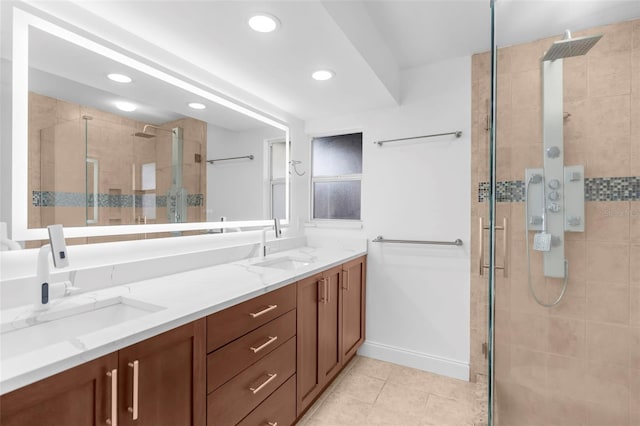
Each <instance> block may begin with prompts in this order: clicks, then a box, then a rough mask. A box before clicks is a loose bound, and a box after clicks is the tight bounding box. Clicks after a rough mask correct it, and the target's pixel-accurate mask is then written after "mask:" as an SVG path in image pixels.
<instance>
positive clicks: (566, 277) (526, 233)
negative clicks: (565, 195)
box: [524, 175, 569, 308]
mask: <svg viewBox="0 0 640 426" xmlns="http://www.w3.org/2000/svg"><path fill="white" fill-rule="evenodd" d="M534 176H535V175H534ZM534 176H531V177H530V178H529V179H528V180H527V186H526V188H525V194H524V216H525V217H524V223H525V225H524V237H525V245H526V247H527V283H528V284H529V290H530V291H531V295H532V296H533V299H534V300H535V301H536V303H537V304H538V305H540V306H544V307H545V308H551V307H553V306H556V305H557V304H558V303H560V301H561V300H562V297H563V296H564V293H565V292H566V291H567V283H568V282H569V262H568V261H567V259H565V260H564V281H563V283H562V291H560V295H559V296H558V298H557V299H556V300H554V301H553V302H551V303H545V302H543V301H542V300H540V299H539V298H538V296H537V295H536V291H535V290H534V288H533V283H532V279H531V249H530V248H529V224H528V219H529V217H528V215H529V213H528V212H529V186H530V185H531V182H532V181H533V179H534ZM538 176H539V175H538ZM542 182H543V183H544V178H542ZM542 198H543V203H542V205H543V207H542V208H543V210H545V211H543V213H542V214H543V216H542V217H543V230H544V231H546V220H544V217H545V215H546V203H545V201H546V200H544V191H542Z"/></svg>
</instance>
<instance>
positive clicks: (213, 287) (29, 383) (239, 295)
mask: <svg viewBox="0 0 640 426" xmlns="http://www.w3.org/2000/svg"><path fill="white" fill-rule="evenodd" d="M305 259H306V260H305ZM257 260H258V261H256V259H255V258H254V259H248V260H245V261H240V262H234V263H232V264H226V265H219V266H215V267H210V268H204V269H202V270H198V271H190V272H187V273H181V274H175V275H172V276H170V277H163V278H162V279H154V280H148V281H146V282H142V283H136V284H132V285H130V286H126V287H128V289H127V290H126V293H127V294H129V296H130V297H137V296H136V293H138V294H139V295H140V296H141V298H143V299H145V300H146V301H150V302H151V303H157V304H158V305H162V306H164V307H165V309H163V310H160V311H157V312H154V313H152V314H150V315H147V316H146V317H141V318H136V319H133V320H131V321H128V322H126V321H125V322H122V323H120V324H118V325H117V326H115V327H113V328H114V329H115V330H114V331H113V332H111V333H105V334H104V335H103V336H104V338H109V337H107V336H112V340H111V341H101V342H95V341H93V340H92V339H91V338H88V337H87V338H85V339H84V342H83V343H82V345H78V346H83V345H84V350H79V351H78V353H76V354H73V355H65V356H62V355H61V356H59V357H58V358H56V354H55V350H54V351H52V352H51V353H49V354H50V355H51V362H50V363H49V364H47V363H46V362H43V361H42V360H41V363H40V365H38V366H37V368H32V369H30V367H29V366H28V365H25V362H20V360H19V359H17V358H19V357H13V358H11V359H9V360H8V361H9V364H10V365H9V366H7V365H5V366H4V367H3V379H2V380H3V382H2V385H3V386H2V388H3V389H2V391H3V392H7V391H6V389H7V387H13V388H14V390H11V391H9V392H8V393H5V394H4V395H2V396H1V397H0V404H1V405H2V411H1V413H0V416H1V418H0V423H2V424H3V425H30V424H34V425H35V424H37V425H42V424H57V425H59V424H73V425H100V424H110V425H116V424H120V425H127V424H139V425H203V426H204V425H205V424H206V425H235V424H241V425H265V424H269V425H272V426H274V425H276V424H277V425H280V426H282V425H290V424H293V423H295V420H296V419H297V418H299V417H300V416H301V415H302V414H303V413H304V412H305V410H306V409H307V408H308V407H309V406H310V404H311V403H312V402H313V401H314V400H315V399H316V398H317V397H318V396H319V395H320V393H321V392H322V391H323V390H324V389H325V388H326V387H327V385H328V384H329V383H330V382H331V380H332V379H333V378H334V377H335V376H336V375H337V374H338V372H339V371H340V370H341V369H342V367H343V366H344V365H346V364H347V363H348V361H349V360H350V359H351V358H352V357H353V356H354V355H355V353H356V350H357V349H358V347H359V346H360V345H361V344H362V343H363V341H364V336H365V321H364V319H365V282H366V276H365V270H366V255H365V254H364V253H363V252H354V251H348V250H332V251H329V250H326V251H323V250H321V249H320V250H316V249H310V248H308V247H303V248H300V249H296V250H290V251H289V252H283V253H278V254H277V255H275V256H273V257H269V258H267V260H264V259H257ZM233 271H235V274H234V273H233ZM256 276H258V277H259V280H256ZM205 277H208V278H205ZM250 277H253V279H251V278H250ZM243 278H246V279H247V280H246V281H248V282H249V284H247V282H246V281H245V282H244V284H241V283H242V279H243ZM206 281H209V283H208V285H206V284H204V282H206ZM171 282H172V283H174V285H173V286H171V285H168V283H171ZM176 282H178V283H179V285H175V283H176ZM243 285H244V287H243ZM154 286H155V288H154ZM190 287H191V288H190ZM171 289H172V291H173V293H171ZM105 291H106V290H105ZM111 291H114V290H113V289H112V290H111ZM154 292H156V293H158V294H161V296H158V297H156V299H155V300H153V297H151V296H150V295H151V294H153V293H154ZM216 292H217V294H214V293H216ZM142 295H146V296H147V297H146V298H145V297H143V296H142ZM171 300H174V301H175V306H168V305H171V302H170V301H171ZM207 300H209V302H207ZM207 303H209V304H210V306H208V307H204V308H203V306H204V305H205V304H207ZM189 306H190V308H189ZM145 323H146V324H147V330H144V329H143V327H144V325H143V324H145ZM128 325H129V326H128ZM127 330H128V331H127ZM154 330H155V331H154ZM158 330H161V331H160V332H159V333H158V332H157V331H158ZM15 332H20V331H19V330H18V331H15ZM15 332H14V333H15ZM150 333H151V334H153V336H152V337H149V334H150ZM115 336H118V337H115ZM93 337H94V338H96V337H99V333H97V334H96V333H94V336H93ZM80 340H83V339H80ZM136 340H137V341H136ZM131 341H135V343H133V344H127V342H131ZM92 345H93V347H92ZM53 347H54V348H55V345H54V346H53ZM108 348H112V349H113V350H111V351H109V352H108V353H106V354H101V352H105V351H106V350H107V349H108ZM34 352H35V355H39V356H47V351H46V350H42V351H38V350H37V349H36V350H35V351H30V353H29V354H27V356H26V357H25V358H24V360H23V361H27V360H28V359H30V358H29V357H33V356H34ZM96 354H100V355H99V356H98V355H96ZM3 361H5V360H4V359H3ZM19 365H20V368H22V371H18V372H16V371H15V370H14V371H11V370H10V369H9V368H11V366H15V367H16V368H17V367H18V366H19ZM65 365H67V366H68V367H70V368H67V369H65V368H64V366H65ZM33 367H36V366H33ZM56 370H59V371H61V372H56V373H51V372H54V371H56ZM7 373H9V374H7ZM38 375H39V376H41V377H39V380H37V381H33V377H38ZM10 376H13V378H12V377H10ZM21 382H22V383H25V385H23V386H20V385H19V384H20V383H21Z"/></svg>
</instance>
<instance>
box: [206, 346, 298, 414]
mask: <svg viewBox="0 0 640 426" xmlns="http://www.w3.org/2000/svg"><path fill="white" fill-rule="evenodd" d="M295 372H296V338H295V337H292V338H291V339H289V340H288V341H287V342H286V343H285V344H283V345H282V346H280V347H279V348H278V349H276V350H275V351H273V352H271V353H270V354H269V355H267V356H265V357H264V358H262V359H261V360H260V361H258V362H256V363H255V364H253V365H252V366H251V367H249V368H247V369H246V370H244V371H243V372H242V373H240V374H238V375H237V376H236V377H234V378H233V379H231V380H230V381H228V382H227V383H226V384H224V385H222V386H220V387H219V388H218V389H216V390H215V391H213V392H212V393H210V394H209V395H208V396H207V425H209V426H213V425H224V426H227V425H235V424H236V423H238V422H239V421H240V420H242V418H244V417H245V416H246V415H247V413H249V412H251V411H252V410H253V409H254V408H256V407H257V406H258V405H260V403H261V402H262V401H264V400H265V399H266V398H267V397H268V396H269V395H270V394H271V393H272V392H273V391H274V390H276V389H277V388H278V387H279V386H280V385H282V384H283V383H284V382H286V381H287V379H289V377H291V376H292V375H293V374H294V373H295Z"/></svg>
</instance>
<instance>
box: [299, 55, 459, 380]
mask: <svg viewBox="0 0 640 426" xmlns="http://www.w3.org/2000/svg"><path fill="white" fill-rule="evenodd" d="M402 80H403V82H404V87H403V102H402V105H401V106H400V107H397V108H390V109H384V110H376V111H367V112H362V113H355V114H351V115H349V116H341V117H333V118H327V119H321V120H314V121H310V122H307V123H306V132H307V133H308V134H309V135H311V136H313V135H320V134H327V133H334V132H335V133H339V132H342V131H353V130H356V129H361V130H362V132H363V145H364V146H363V160H364V163H363V181H362V185H363V187H362V225H363V229H362V230H345V229H342V230H328V229H325V228H307V235H308V237H309V241H310V242H313V241H316V237H318V236H324V237H327V236H328V237H330V238H331V239H333V240H334V241H339V240H340V238H348V237H354V236H357V235H362V236H364V237H366V238H368V239H369V240H371V239H373V238H375V237H376V236H377V235H383V236H385V237H386V238H390V239H412V240H450V241H452V240H455V239H456V238H460V239H462V240H463V242H464V245H463V246H462V247H455V246H452V247H439V246H417V245H405V244H380V243H369V260H368V262H369V263H368V270H367V272H368V276H367V279H368V282H367V285H368V287H367V340H366V343H365V345H364V346H363V348H362V349H361V353H362V354H364V355H367V356H372V357H374V358H379V359H384V360H388V361H392V362H397V363H400V364H404V365H409V366H413V367H417V368H422V369H425V370H429V371H434V372H436V373H440V374H446V375H449V376H453V377H458V378H463V379H467V378H468V365H469V293H470V289H469V281H470V279H469V268H470V264H469V241H470V235H469V233H470V180H471V178H470V156H471V152H470V146H471V145H470V136H471V135H470V123H471V58H469V57H464V58H458V59H454V60H448V61H444V62H440V63H437V64H434V65H429V66H424V67H420V68H415V69H410V70H407V71H404V72H403V75H402ZM453 130H461V131H462V132H463V135H462V137H460V138H455V137H453V136H450V137H442V138H437V139H422V140H418V141H411V142H398V143H393V144H388V145H384V146H382V147H380V146H378V145H375V144H374V143H373V142H374V141H376V140H380V139H391V138H400V137H411V136H418V135H425V134H430V133H441V132H449V131H453ZM296 196H301V194H296Z"/></svg>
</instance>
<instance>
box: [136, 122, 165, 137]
mask: <svg viewBox="0 0 640 426" xmlns="http://www.w3.org/2000/svg"><path fill="white" fill-rule="evenodd" d="M149 127H151V128H152V129H157V130H164V131H165V132H170V133H173V130H171V129H164V128H162V127H158V126H154V125H153V124H145V125H144V127H143V128H142V131H141V132H135V133H134V134H133V136H138V137H139V138H146V139H151V138H155V137H156V135H155V134H153V133H148V132H147V129H148V128H149Z"/></svg>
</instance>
